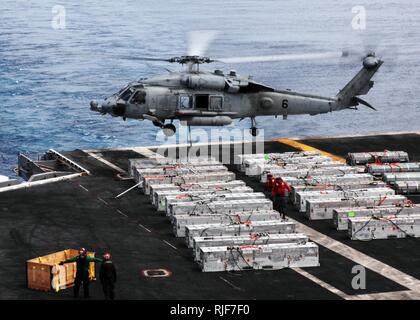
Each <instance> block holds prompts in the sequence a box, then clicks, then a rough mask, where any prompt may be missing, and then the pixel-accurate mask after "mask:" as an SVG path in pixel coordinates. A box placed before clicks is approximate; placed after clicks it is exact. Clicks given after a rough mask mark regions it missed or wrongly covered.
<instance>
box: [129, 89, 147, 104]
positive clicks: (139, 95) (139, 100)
mask: <svg viewBox="0 0 420 320" xmlns="http://www.w3.org/2000/svg"><path fill="white" fill-rule="evenodd" d="M131 103H133V104H143V103H146V92H144V91H142V90H140V91H137V92H136V93H135V94H134V96H133V97H132V98H131Z"/></svg>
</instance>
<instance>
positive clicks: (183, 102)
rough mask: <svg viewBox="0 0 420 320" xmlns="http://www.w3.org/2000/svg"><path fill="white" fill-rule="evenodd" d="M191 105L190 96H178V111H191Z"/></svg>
mask: <svg viewBox="0 0 420 320" xmlns="http://www.w3.org/2000/svg"><path fill="white" fill-rule="evenodd" d="M191 107H192V103H191V98H190V96H179V108H180V109H191Z"/></svg>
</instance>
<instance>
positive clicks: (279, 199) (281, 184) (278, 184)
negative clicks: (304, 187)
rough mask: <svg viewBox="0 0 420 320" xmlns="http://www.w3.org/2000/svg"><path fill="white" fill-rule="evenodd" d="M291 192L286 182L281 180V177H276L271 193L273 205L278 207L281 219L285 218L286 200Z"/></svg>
mask: <svg viewBox="0 0 420 320" xmlns="http://www.w3.org/2000/svg"><path fill="white" fill-rule="evenodd" d="M291 192H292V188H290V186H289V185H288V184H287V182H285V181H283V179H282V178H280V177H277V178H276V180H275V182H274V185H273V189H272V191H271V194H272V195H273V199H274V207H275V208H278V210H279V212H280V213H281V214H282V219H286V207H287V201H288V199H289V194H290V193H291Z"/></svg>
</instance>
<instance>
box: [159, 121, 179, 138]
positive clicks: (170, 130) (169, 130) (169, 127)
mask: <svg viewBox="0 0 420 320" xmlns="http://www.w3.org/2000/svg"><path fill="white" fill-rule="evenodd" d="M162 131H163V134H164V135H165V136H167V137H172V136H173V135H174V134H175V132H176V127H175V126H174V125H173V124H172V123H168V124H165V125H164V126H163V127H162Z"/></svg>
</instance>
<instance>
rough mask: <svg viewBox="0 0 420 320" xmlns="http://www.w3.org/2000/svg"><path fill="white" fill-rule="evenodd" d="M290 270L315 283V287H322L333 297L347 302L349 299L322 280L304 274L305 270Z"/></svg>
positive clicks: (306, 273)
mask: <svg viewBox="0 0 420 320" xmlns="http://www.w3.org/2000/svg"><path fill="white" fill-rule="evenodd" d="M292 270H294V271H296V272H297V273H299V274H300V275H302V276H304V277H305V278H308V279H309V280H311V281H313V282H315V283H316V284H317V285H319V286H321V287H323V288H324V289H327V290H328V291H330V292H332V293H334V294H335V295H337V296H339V297H341V298H343V299H345V300H348V299H349V295H348V294H346V293H344V292H343V291H341V290H339V289H337V288H336V287H333V286H332V285H330V284H328V283H326V282H324V281H323V280H321V279H319V278H317V277H315V276H314V275H312V274H310V273H308V272H306V271H305V270H303V269H301V268H292Z"/></svg>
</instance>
